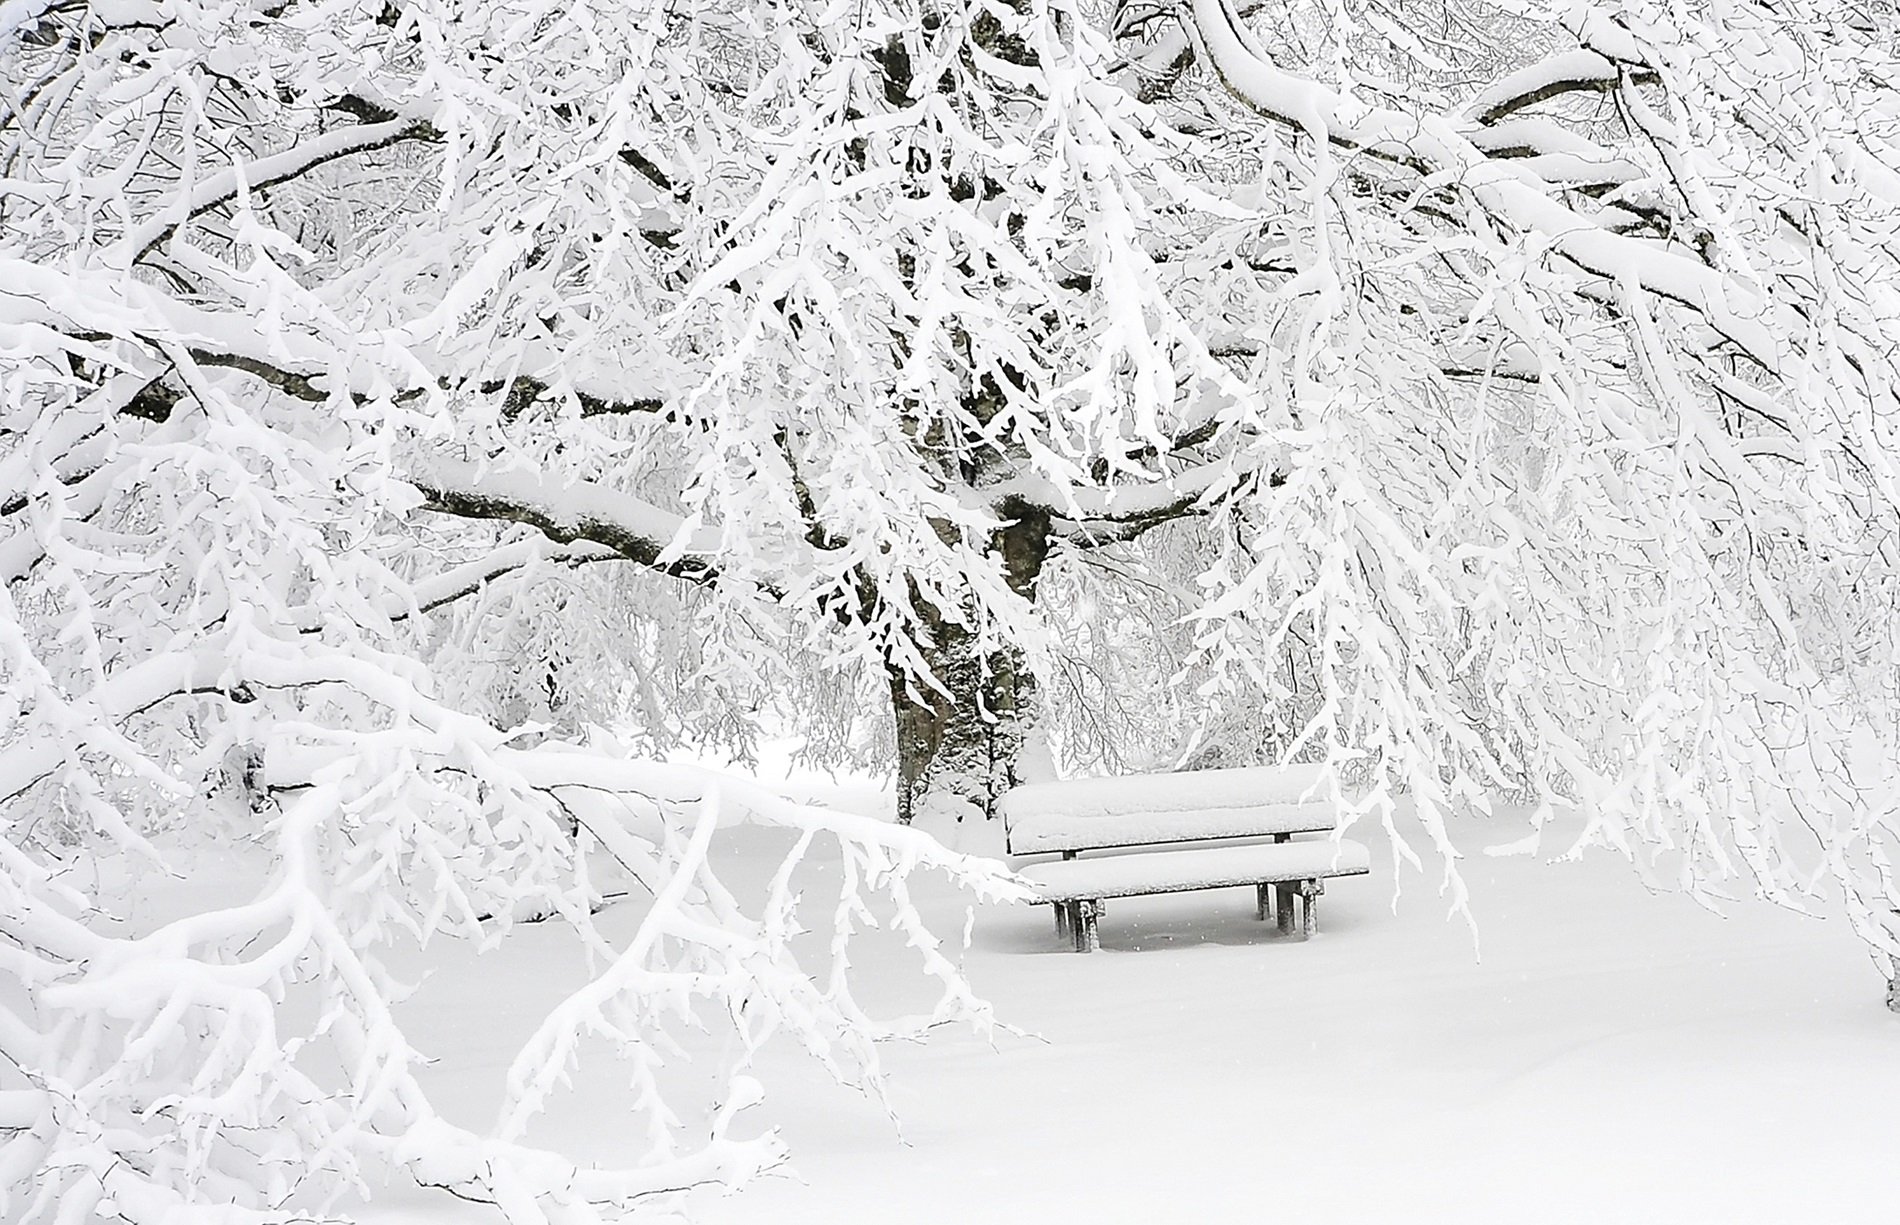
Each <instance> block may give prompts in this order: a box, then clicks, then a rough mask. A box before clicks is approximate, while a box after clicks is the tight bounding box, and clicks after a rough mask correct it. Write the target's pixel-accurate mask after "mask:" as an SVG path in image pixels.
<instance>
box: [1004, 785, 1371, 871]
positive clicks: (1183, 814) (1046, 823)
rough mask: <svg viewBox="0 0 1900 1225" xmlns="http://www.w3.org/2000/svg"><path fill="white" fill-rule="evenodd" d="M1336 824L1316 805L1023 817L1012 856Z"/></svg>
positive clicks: (1327, 807)
mask: <svg viewBox="0 0 1900 1225" xmlns="http://www.w3.org/2000/svg"><path fill="white" fill-rule="evenodd" d="M1009 794H1010V795H1014V794H1016V793H1015V792H1010V793H1009ZM1336 820H1337V810H1336V809H1335V808H1334V806H1333V805H1331V804H1327V803H1311V802H1308V803H1286V804H1250V805H1247V806H1245V807H1233V808H1209V809H1203V810H1195V811H1157V812H1127V811H1124V812H1122V813H1119V814H1115V815H1106V816H1071V815H1066V814H1049V815H1043V816H1019V817H1015V818H1013V819H1011V820H1010V822H1009V826H1008V835H1009V853H1010V854H1012V855H1041V854H1047V853H1050V852H1053V851H1086V850H1092V849H1094V848H1096V847H1118V846H1142V845H1145V844H1148V843H1175V842H1205V841H1208V840H1210V839H1214V838H1258V837H1263V836H1265V835H1267V834H1306V833H1325V832H1328V831H1330V830H1331V829H1332V828H1333V826H1334V824H1335V823H1336Z"/></svg>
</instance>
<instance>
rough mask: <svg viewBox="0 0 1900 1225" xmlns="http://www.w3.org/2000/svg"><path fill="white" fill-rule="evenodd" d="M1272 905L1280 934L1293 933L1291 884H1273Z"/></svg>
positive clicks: (1287, 934)
mask: <svg viewBox="0 0 1900 1225" xmlns="http://www.w3.org/2000/svg"><path fill="white" fill-rule="evenodd" d="M1273 907H1274V912H1275V914H1276V915H1277V917H1278V918H1279V923H1278V925H1277V926H1278V927H1279V930H1280V934H1281V935H1282V936H1290V935H1292V934H1293V886H1292V885H1290V884H1287V883H1285V882H1281V883H1279V884H1276V885H1274V886H1273Z"/></svg>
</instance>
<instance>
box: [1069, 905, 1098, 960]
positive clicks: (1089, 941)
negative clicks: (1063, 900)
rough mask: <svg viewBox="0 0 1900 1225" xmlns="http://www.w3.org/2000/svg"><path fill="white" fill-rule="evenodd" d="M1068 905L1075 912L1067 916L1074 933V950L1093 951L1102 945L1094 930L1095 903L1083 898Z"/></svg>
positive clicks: (1081, 951)
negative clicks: (1073, 908) (1072, 907)
mask: <svg viewBox="0 0 1900 1225" xmlns="http://www.w3.org/2000/svg"><path fill="white" fill-rule="evenodd" d="M1070 905H1072V906H1074V907H1075V913H1074V914H1073V915H1071V916H1070V918H1069V925H1070V929H1071V930H1072V931H1073V932H1074V933H1075V951H1076V952H1078V953H1093V952H1094V951H1095V950H1096V949H1099V948H1101V947H1102V942H1101V939H1100V938H1099V937H1098V936H1097V935H1096V932H1095V919H1096V916H1097V913H1098V912H1097V910H1096V906H1095V903H1094V902H1093V901H1091V900H1089V899H1087V898H1084V899H1083V900H1082V901H1079V902H1071V903H1070Z"/></svg>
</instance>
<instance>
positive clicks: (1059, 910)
mask: <svg viewBox="0 0 1900 1225" xmlns="http://www.w3.org/2000/svg"><path fill="white" fill-rule="evenodd" d="M1051 907H1052V908H1053V909H1054V910H1055V912H1056V938H1057V939H1058V940H1060V939H1063V938H1065V937H1067V936H1068V934H1069V904H1068V903H1067V902H1053V903H1051Z"/></svg>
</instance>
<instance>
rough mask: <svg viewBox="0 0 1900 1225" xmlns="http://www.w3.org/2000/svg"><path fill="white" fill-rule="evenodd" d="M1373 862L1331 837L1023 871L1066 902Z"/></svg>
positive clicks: (1285, 877) (1358, 870)
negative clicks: (1310, 840) (1311, 840)
mask: <svg viewBox="0 0 1900 1225" xmlns="http://www.w3.org/2000/svg"><path fill="white" fill-rule="evenodd" d="M1371 865H1372V859H1371V855H1370V853H1369V852H1368V851H1367V850H1366V848H1365V846H1364V845H1363V844H1361V843H1358V842H1352V841H1350V840H1347V839H1340V840H1338V841H1334V840H1333V839H1330V838H1328V839H1323V840H1316V841H1313V842H1277V843H1271V844H1268V845H1265V846H1218V847H1200V848H1196V849H1194V850H1186V851H1148V852H1144V853H1142V854H1137V855H1104V856H1100V857H1098V858H1095V859H1064V860H1056V861H1053V862H1050V863H1039V864H1033V865H1031V866H1030V867H1027V868H1023V869H1022V870H1021V871H1020V872H1019V873H1018V875H1020V876H1021V877H1022V878H1023V879H1024V880H1026V881H1028V882H1029V883H1030V884H1031V885H1032V886H1034V887H1035V889H1036V891H1037V892H1038V893H1039V894H1040V895H1041V896H1042V898H1043V900H1044V901H1048V902H1060V901H1070V900H1075V899H1082V898H1087V899H1101V898H1111V897H1136V896H1139V895H1141V894H1147V893H1186V892H1190V891H1193V890H1196V889H1222V888H1227V887H1229V886H1232V885H1254V884H1260V883H1263V882H1273V881H1294V880H1311V879H1319V878H1324V877H1330V876H1362V875H1364V874H1365V873H1366V872H1368V871H1370V870H1371Z"/></svg>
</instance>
